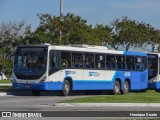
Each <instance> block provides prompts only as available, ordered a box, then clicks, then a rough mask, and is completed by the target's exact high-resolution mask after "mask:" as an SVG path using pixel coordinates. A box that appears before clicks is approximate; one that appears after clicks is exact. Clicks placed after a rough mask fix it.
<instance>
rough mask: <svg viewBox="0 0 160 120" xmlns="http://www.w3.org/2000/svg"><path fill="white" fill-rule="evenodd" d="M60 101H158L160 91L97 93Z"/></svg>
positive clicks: (159, 100)
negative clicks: (118, 93) (121, 93)
mask: <svg viewBox="0 0 160 120" xmlns="http://www.w3.org/2000/svg"><path fill="white" fill-rule="evenodd" d="M61 103H160V93H159V92H156V91H154V90H147V92H131V93H128V94H123V95H103V96H101V95H98V96H89V97H82V98H76V99H72V100H66V101H61Z"/></svg>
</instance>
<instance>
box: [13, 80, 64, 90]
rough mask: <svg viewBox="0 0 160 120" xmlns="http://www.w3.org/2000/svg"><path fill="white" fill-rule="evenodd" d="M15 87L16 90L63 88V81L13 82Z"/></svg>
mask: <svg viewBox="0 0 160 120" xmlns="http://www.w3.org/2000/svg"><path fill="white" fill-rule="evenodd" d="M12 85H13V89H16V90H62V89H63V82H43V83H34V84H26V83H13V84H12Z"/></svg>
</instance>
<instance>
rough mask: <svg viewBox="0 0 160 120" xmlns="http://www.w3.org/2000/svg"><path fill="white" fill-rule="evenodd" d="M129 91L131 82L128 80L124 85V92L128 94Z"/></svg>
mask: <svg viewBox="0 0 160 120" xmlns="http://www.w3.org/2000/svg"><path fill="white" fill-rule="evenodd" d="M128 92H129V83H128V81H126V80H125V81H124V86H123V90H122V94H126V93H128Z"/></svg>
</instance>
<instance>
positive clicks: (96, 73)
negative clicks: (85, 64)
mask: <svg viewBox="0 0 160 120" xmlns="http://www.w3.org/2000/svg"><path fill="white" fill-rule="evenodd" d="M99 75H100V73H98V72H91V71H90V72H89V76H94V77H99Z"/></svg>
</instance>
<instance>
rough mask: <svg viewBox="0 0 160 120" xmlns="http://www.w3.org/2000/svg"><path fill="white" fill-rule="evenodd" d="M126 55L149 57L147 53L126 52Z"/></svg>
mask: <svg viewBox="0 0 160 120" xmlns="http://www.w3.org/2000/svg"><path fill="white" fill-rule="evenodd" d="M123 54H124V55H134V56H135V55H138V56H147V53H140V52H129V51H124V52H123Z"/></svg>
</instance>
